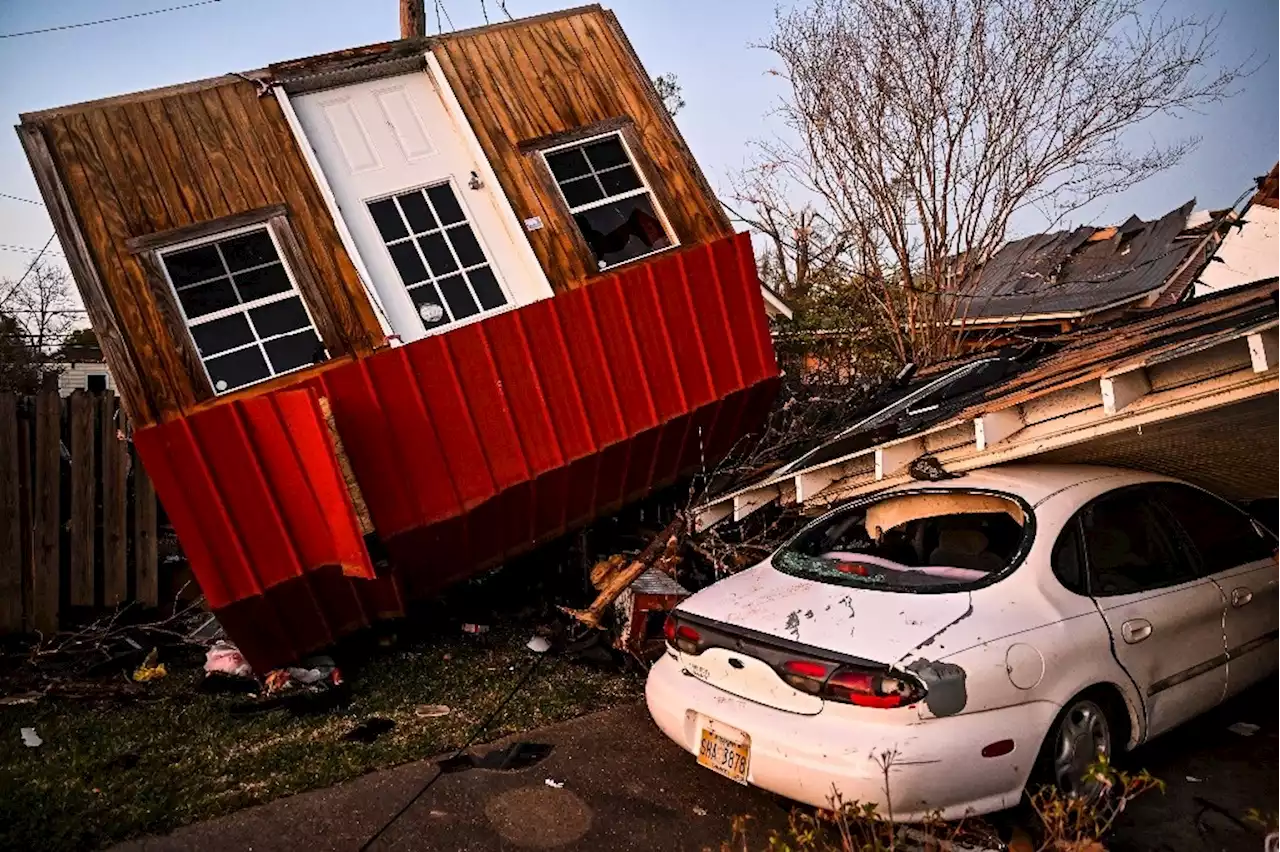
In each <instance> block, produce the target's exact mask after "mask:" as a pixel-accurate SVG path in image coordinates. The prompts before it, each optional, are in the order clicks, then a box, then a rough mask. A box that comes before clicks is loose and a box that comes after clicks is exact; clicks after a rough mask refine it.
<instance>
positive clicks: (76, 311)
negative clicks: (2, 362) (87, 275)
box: [0, 260, 83, 355]
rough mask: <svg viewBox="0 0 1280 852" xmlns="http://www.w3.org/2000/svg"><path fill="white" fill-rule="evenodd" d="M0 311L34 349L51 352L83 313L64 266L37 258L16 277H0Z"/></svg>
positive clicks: (43, 353)
mask: <svg viewBox="0 0 1280 852" xmlns="http://www.w3.org/2000/svg"><path fill="white" fill-rule="evenodd" d="M0 299H2V300H3V301H0V313H3V314H6V315H8V316H9V317H11V318H12V319H13V321H14V323H15V326H16V331H15V333H18V334H21V335H22V336H23V337H24V338H25V339H26V342H27V345H28V346H30V347H31V348H32V350H34V351H35V352H38V353H41V354H42V355H50V354H52V353H53V352H54V350H56V349H57V348H58V347H59V346H61V345H62V342H63V340H64V339H65V338H66V336H67V334H68V332H70V331H71V330H72V328H74V326H75V324H76V321H77V320H78V319H80V318H81V317H82V316H83V311H82V310H80V305H79V302H77V300H76V297H75V291H74V288H73V287H72V285H71V277H70V276H69V275H68V274H67V270H66V269H64V268H63V267H61V266H57V265H54V264H52V263H49V262H47V261H44V260H38V261H36V263H35V264H34V265H33V266H32V267H31V269H30V270H28V271H27V273H26V275H24V276H23V277H22V278H21V279H19V280H18V281H8V280H4V281H0Z"/></svg>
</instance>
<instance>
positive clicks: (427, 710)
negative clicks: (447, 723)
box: [414, 704, 453, 719]
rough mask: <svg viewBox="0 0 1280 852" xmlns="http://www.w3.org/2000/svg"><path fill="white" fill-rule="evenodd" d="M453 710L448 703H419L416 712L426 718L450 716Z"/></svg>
mask: <svg viewBox="0 0 1280 852" xmlns="http://www.w3.org/2000/svg"><path fill="white" fill-rule="evenodd" d="M452 712H453V711H452V710H450V709H449V705H448V704H419V705H418V709H417V710H415V711H414V713H415V714H416V715H418V716H421V717H422V718H424V719H435V718H437V717H439V716H448V715H449V714H450V713H452Z"/></svg>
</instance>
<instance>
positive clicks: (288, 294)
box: [156, 222, 328, 396]
mask: <svg viewBox="0 0 1280 852" xmlns="http://www.w3.org/2000/svg"><path fill="white" fill-rule="evenodd" d="M255 231H266V232H267V237H268V239H270V240H271V246H272V248H274V249H275V251H276V258H277V261H276V262H278V263H279V264H280V266H281V267H283V268H284V274H285V277H286V278H287V279H288V280H289V289H288V290H283V291H281V292H279V293H272V294H271V295H270V296H264V297H263V298H261V299H255V300H254V301H252V302H241V303H240V304H238V305H235V306H233V307H230V308H223V309H221V310H217V311H212V312H210V313H207V314H201V315H200V316H199V317H196V319H194V320H193V319H191V317H189V316H187V309H186V307H184V306H183V304H182V299H180V298H179V297H178V287H177V285H175V284H174V283H173V278H172V277H171V276H170V275H169V266H168V264H166V263H165V262H164V259H165V257H166V256H167V255H171V254H177V253H178V252H181V251H186V250H187V249H193V248H199V247H200V246H204V245H209V244H210V243H218V242H222V241H223V240H229V239H231V238H233V237H238V236H240V235H242V234H249V233H253V232H255ZM156 256H157V259H158V260H159V266H160V271H161V272H162V273H164V280H165V281H166V282H167V283H168V285H169V291H170V292H171V293H172V294H173V298H174V302H175V303H176V304H177V305H178V310H179V311H181V312H182V321H183V322H184V323H185V324H186V326H187V336H188V337H189V338H190V339H191V346H192V348H193V349H194V350H195V352H196V359H197V360H198V361H199V362H200V369H202V370H204V375H205V378H206V379H207V380H208V381H209V387H211V388H213V392H214V394H215V395H217V396H222V395H224V394H230V393H236V392H237V391H242V390H245V389H246V388H251V387H253V386H254V385H258V384H262V383H263V382H269V381H271V380H272V379H275V378H279V377H280V376H287V375H289V374H291V373H296V372H298V371H299V370H305V369H308V368H309V367H313V366H315V365H314V364H302V365H300V366H298V367H294V368H293V369H292V370H284V371H282V372H274V369H275V368H274V367H272V365H271V359H270V358H269V357H268V356H267V350H266V349H265V348H264V347H263V344H265V343H269V342H271V341H273V340H277V339H279V338H281V337H287V336H289V335H290V334H297V333H298V332H299V331H301V329H294V330H293V331H289V332H285V333H284V334H275V335H271V336H269V337H261V336H259V335H258V329H257V327H256V326H254V324H253V318H252V317H250V316H249V311H251V310H253V309H254V308H260V307H262V306H263V305H270V304H273V303H275V302H282V301H284V300H285V299H289V298H292V297H293V296H297V297H298V301H299V302H301V303H302V310H303V311H304V312H305V313H306V315H307V321H308V322H310V323H311V330H312V331H313V332H315V335H316V337H317V338H318V339H319V340H320V343H321V345H324V339H323V338H322V337H321V336H320V327H319V326H318V325H316V318H315V317H314V316H312V315H311V308H310V306H308V305H307V300H306V299H305V298H303V296H302V290H300V289H299V288H298V281H297V279H296V278H295V277H294V274H293V270H292V269H290V268H289V264H288V263H287V262H286V261H285V253H284V252H283V251H281V250H280V241H279V240H278V239H277V238H276V233H275V229H274V228H272V227H271V224H270V223H269V222H260V223H257V224H254V225H245V226H243V227H240V228H229V229H228V230H226V231H219V232H218V233H216V234H211V235H209V236H206V237H199V238H197V239H194V240H185V241H183V242H180V243H173V244H172V245H167V246H165V247H164V248H161V249H157V250H156ZM218 257H219V259H220V260H221V261H222V263H223V265H224V267H225V265H226V259H225V258H223V257H222V251H221V249H219V250H218ZM268 266H271V264H270V263H264V264H260V265H258V266H252V267H248V268H247V269H242V270H239V271H240V272H246V271H250V270H253V269H264V268H266V267H268ZM225 271H227V272H228V276H230V275H234V273H231V272H230V270H229V269H226V270H225ZM222 277H223V276H221V275H218V276H215V277H213V278H208V279H205V280H204V281H197V282H193V283H191V284H189V285H184V286H183V288H182V289H186V288H187V287H194V286H197V285H198V284H204V283H207V282H209V281H216V280H217V279H218V278H222ZM228 280H229V281H230V280H231V278H230V277H228ZM232 286H234V282H233V283H232ZM237 293H238V291H237ZM234 314H244V318H245V322H247V323H249V328H250V330H252V332H253V335H254V340H253V342H252V343H245V344H241V345H240V346H236V347H233V348H231V349H226V350H223V351H222V352H219V353H218V354H217V355H210V356H208V357H209V358H220V357H222V356H223V355H229V354H231V353H233V352H240V351H242V350H245V349H249V348H251V347H257V349H258V351H259V352H261V353H262V358H263V360H264V361H265V363H266V365H267V369H268V370H272V371H273V372H272V373H271V374H270V375H268V376H265V377H264V378H261V379H258V380H257V381H253V382H249V383H247V384H243V385H238V386H236V387H234V388H227V389H226V390H221V391H220V390H218V388H217V386H215V385H214V382H213V376H211V375H210V374H209V367H208V365H207V364H205V361H206V358H205V356H203V355H201V354H200V347H199V345H198V344H197V343H196V339H195V335H194V334H192V333H191V329H192V328H193V327H194V326H197V325H203V324H205V323H207V322H212V321H214V320H219V319H224V318H225V317H229V316H232V315H234ZM325 349H326V351H328V347H327V346H326V347H325Z"/></svg>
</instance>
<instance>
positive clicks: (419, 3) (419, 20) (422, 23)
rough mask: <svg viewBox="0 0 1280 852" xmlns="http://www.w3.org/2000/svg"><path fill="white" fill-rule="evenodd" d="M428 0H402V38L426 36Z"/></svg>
mask: <svg viewBox="0 0 1280 852" xmlns="http://www.w3.org/2000/svg"><path fill="white" fill-rule="evenodd" d="M426 35H427V4H426V0H400V38H425V37H426Z"/></svg>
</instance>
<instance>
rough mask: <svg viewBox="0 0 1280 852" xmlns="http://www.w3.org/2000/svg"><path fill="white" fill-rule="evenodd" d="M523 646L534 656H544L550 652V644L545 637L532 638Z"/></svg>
mask: <svg viewBox="0 0 1280 852" xmlns="http://www.w3.org/2000/svg"><path fill="white" fill-rule="evenodd" d="M524 646H525V647H526V648H528V649H529V650H530V651H532V652H533V653H535V654H545V653H547V652H548V651H550V650H551V643H550V642H548V641H547V637H545V636H534V637H533V638H532V639H530V640H529V641H528V642H526V643H525V645H524Z"/></svg>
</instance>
